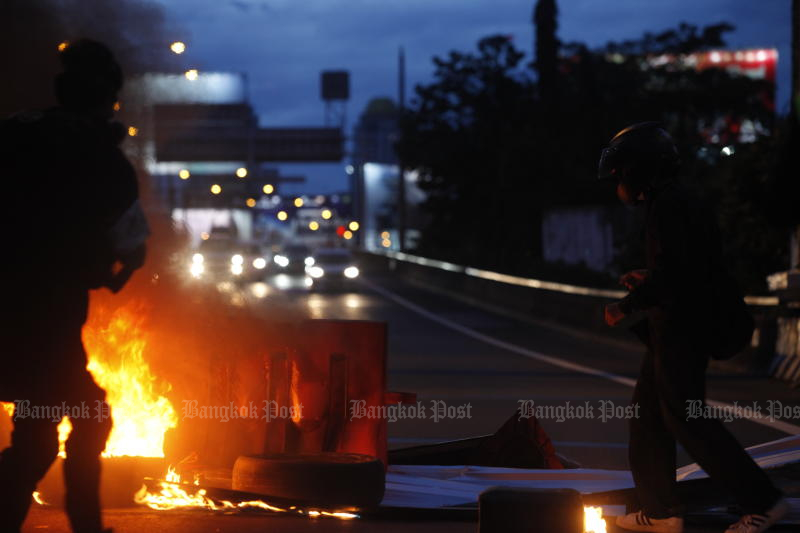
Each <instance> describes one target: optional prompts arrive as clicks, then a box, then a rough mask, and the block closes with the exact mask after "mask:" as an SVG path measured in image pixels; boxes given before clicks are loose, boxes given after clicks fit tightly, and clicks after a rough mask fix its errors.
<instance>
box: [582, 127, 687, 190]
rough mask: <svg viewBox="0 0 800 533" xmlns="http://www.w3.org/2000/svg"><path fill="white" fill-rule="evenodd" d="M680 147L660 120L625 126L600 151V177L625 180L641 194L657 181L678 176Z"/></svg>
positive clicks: (625, 183)
mask: <svg viewBox="0 0 800 533" xmlns="http://www.w3.org/2000/svg"><path fill="white" fill-rule="evenodd" d="M679 165H680V157H679V156H678V149H677V147H676V146H675V142H674V141H673V140H672V137H671V136H670V135H669V133H667V131H666V130H665V129H664V127H663V126H662V125H661V123H659V122H640V123H638V124H633V125H632V126H628V127H627V128H625V129H623V130H622V131H620V132H619V133H617V134H616V135H614V137H613V138H612V139H611V142H609V144H608V147H607V148H605V149H604V150H603V151H602V153H601V154H600V164H599V168H598V173H597V177H598V179H600V180H604V181H605V180H614V181H617V182H621V183H623V184H624V185H625V186H627V188H628V189H629V190H630V191H631V192H632V193H634V195H635V196H638V195H639V194H640V193H643V192H646V191H647V190H648V189H649V188H650V187H652V186H653V185H654V184H655V183H656V182H658V181H663V180H664V179H669V178H672V177H674V176H675V174H676V173H677V170H678V166H679Z"/></svg>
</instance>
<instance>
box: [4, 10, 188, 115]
mask: <svg viewBox="0 0 800 533" xmlns="http://www.w3.org/2000/svg"><path fill="white" fill-rule="evenodd" d="M179 31H180V30H177V29H173V28H169V27H168V25H167V23H166V22H165V19H164V14H163V10H162V9H161V7H160V6H159V5H157V4H155V3H153V2H147V1H136V0H114V1H113V2H112V1H107V0H36V1H31V0H0V72H3V74H4V80H3V83H2V84H0V118H2V117H6V116H8V115H9V114H11V113H13V112H15V111H18V110H20V109H41V108H46V107H49V106H52V105H53V104H54V102H55V97H54V95H53V77H54V76H55V75H56V73H58V72H59V62H58V54H57V51H58V45H59V43H61V42H64V41H74V40H76V39H79V38H91V39H96V40H98V41H101V42H103V43H105V44H106V45H108V46H109V47H110V48H111V50H112V51H113V52H114V55H115V56H116V57H117V60H118V61H119V63H120V64H121V65H122V68H123V71H124V73H125V74H126V76H128V77H130V76H132V75H135V74H138V73H142V72H146V71H152V70H166V69H169V68H170V67H172V66H174V63H173V62H174V61H175V59H174V57H171V56H173V55H174V54H171V53H170V52H169V48H168V45H169V43H170V42H171V39H170V34H176V33H177V32H179ZM172 40H174V39H172Z"/></svg>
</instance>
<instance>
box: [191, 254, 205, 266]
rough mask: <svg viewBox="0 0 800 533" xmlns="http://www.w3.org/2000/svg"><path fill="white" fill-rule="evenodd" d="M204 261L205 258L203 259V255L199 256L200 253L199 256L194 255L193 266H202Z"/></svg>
mask: <svg viewBox="0 0 800 533" xmlns="http://www.w3.org/2000/svg"><path fill="white" fill-rule="evenodd" d="M204 259H205V258H204V257H203V254H199V253H198V254H194V255H193V256H192V264H195V265H202V264H203V261H204Z"/></svg>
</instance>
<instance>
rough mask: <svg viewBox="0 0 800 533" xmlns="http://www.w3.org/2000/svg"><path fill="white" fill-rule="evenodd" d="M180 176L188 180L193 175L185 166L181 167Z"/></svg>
mask: <svg viewBox="0 0 800 533" xmlns="http://www.w3.org/2000/svg"><path fill="white" fill-rule="evenodd" d="M178 176H179V177H180V178H181V179H182V180H188V179H189V177H190V176H191V174H190V173H189V171H188V170H187V169H185V168H184V169H181V171H180V172H178Z"/></svg>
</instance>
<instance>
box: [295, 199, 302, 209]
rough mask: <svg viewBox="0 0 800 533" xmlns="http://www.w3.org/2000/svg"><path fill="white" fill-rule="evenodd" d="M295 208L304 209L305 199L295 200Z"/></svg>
mask: <svg viewBox="0 0 800 533" xmlns="http://www.w3.org/2000/svg"><path fill="white" fill-rule="evenodd" d="M294 206H295V207H303V199H302V198H295V199H294Z"/></svg>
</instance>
